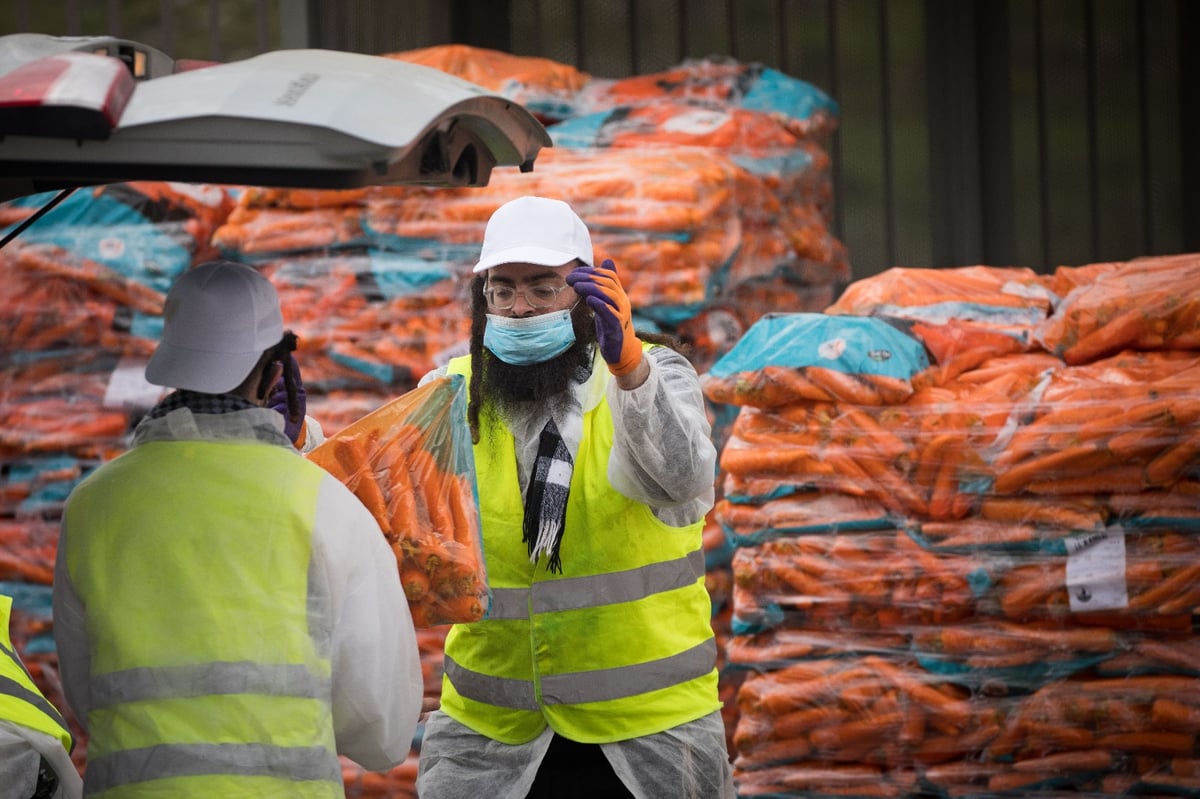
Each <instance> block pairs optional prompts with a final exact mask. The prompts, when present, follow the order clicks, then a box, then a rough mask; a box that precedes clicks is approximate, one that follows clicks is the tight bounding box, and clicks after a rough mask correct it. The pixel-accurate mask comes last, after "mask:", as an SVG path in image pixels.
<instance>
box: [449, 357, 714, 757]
mask: <svg viewBox="0 0 1200 799" xmlns="http://www.w3.org/2000/svg"><path fill="white" fill-rule="evenodd" d="M597 368H599V369H604V365H603V364H602V363H599V364H598V366H597ZM449 371H450V372H451V373H457V374H463V375H469V372H470V358H469V357H465V356H464V357H461V358H456V359H454V360H452V361H451V362H450V364H449ZM605 374H606V375H607V371H605ZM612 441H613V421H612V415H611V412H610V410H609V407H608V403H607V402H606V401H602V402H601V403H600V404H599V405H598V406H597V407H596V408H594V409H593V410H591V411H589V412H587V413H586V414H585V415H584V419H583V439H582V442H581V444H580V448H579V453H578V454H577V456H576V458H575V463H574V471H573V475H572V478H571V484H570V494H569V497H568V500H567V515H566V526H565V529H564V533H563V539H562V548H561V554H562V566H563V571H562V573H561V574H553V573H550V572H549V571H548V570H547V568H546V562H545V558H542V559H541V560H540V562H539V563H537V564H533V563H530V560H529V554H528V550H527V547H526V545H525V543H524V542H523V541H522V535H521V531H522V521H523V518H524V504H523V502H522V498H521V491H520V483H519V481H518V476H517V457H516V451H515V445H514V442H513V437H512V434H511V433H509V432H508V431H507V430H506V429H505V428H504V426H503V423H502V422H501V421H500V420H498V419H497V418H496V417H495V415H494V414H490V413H488V412H487V411H486V410H485V412H484V413H483V414H481V430H480V436H479V444H477V445H475V448H474V449H475V467H476V471H477V475H478V484H479V495H480V512H481V516H482V523H483V550H484V556H485V561H486V566H487V572H488V583H489V585H490V587H491V589H492V594H493V596H492V604H491V607H490V609H489V612H488V617H487V618H486V619H485V620H483V621H480V622H475V623H472V624H457V625H455V626H454V627H453V628H451V630H450V632H449V634H448V635H447V638H446V643H445V676H444V678H443V682H442V695H441V707H442V710H443V711H445V712H446V713H447V714H448V715H450V716H451V717H452V718H454V719H456V720H458V721H459V722H461V723H462V724H465V725H466V726H468V727H470V728H472V729H474V730H476V731H477V732H480V733H482V734H484V735H487V736H488V737H490V738H493V739H495V740H498V741H502V742H504V743H509V744H518V743H524V742H526V741H529V740H531V739H533V738H535V737H536V736H537V735H538V734H539V733H540V732H541V731H542V730H544V729H545V727H546V725H547V724H549V725H550V726H551V727H553V728H554V730H555V731H556V732H558V733H560V734H562V735H563V736H565V737H567V738H570V739H572V740H575V741H580V742H584V743H607V742H612V741H619V740H626V739H629V738H636V737H641V736H644V735H650V734H653V733H657V732H661V731H663V730H667V729H670V728H672V727H675V726H677V725H679V724H683V723H686V722H689V721H693V720H695V719H698V718H700V717H702V716H705V715H708V714H709V713H712V712H713V711H714V710H717V709H718V708H719V707H720V701H719V700H718V697H717V670H716V657H717V646H716V640H715V637H714V635H713V630H712V625H711V621H710V617H711V612H712V607H711V601H710V599H709V595H708V591H707V590H706V589H705V586H704V552H703V546H702V541H701V530H702V528H703V521H701V522H697V523H696V524H692V525H688V526H687V527H682V528H678V527H670V526H668V525H666V524H664V523H663V522H661V521H659V520H658V519H657V518H656V517H655V516H654V514H653V513H652V512H651V510H650V508H649V507H647V506H646V505H644V504H642V503H639V502H634V501H632V500H629V499H627V498H626V497H624V496H622V495H621V494H619V493H618V492H617V491H615V490H614V489H613V488H612V487H611V486H610V485H609V482H608V479H607V472H608V457H609V451H610V449H611V448H612Z"/></svg>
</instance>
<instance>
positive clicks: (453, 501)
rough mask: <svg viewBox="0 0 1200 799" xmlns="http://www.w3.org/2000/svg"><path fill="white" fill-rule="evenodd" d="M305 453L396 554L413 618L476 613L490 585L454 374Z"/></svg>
mask: <svg viewBox="0 0 1200 799" xmlns="http://www.w3.org/2000/svg"><path fill="white" fill-rule="evenodd" d="M308 457H309V459H310V460H312V461H313V462H314V463H316V464H318V465H320V466H321V467H323V468H324V469H326V470H327V471H329V472H330V473H331V474H333V475H334V476H335V477H337V478H338V479H339V480H341V481H342V482H343V483H344V484H345V485H346V486H347V487H348V488H349V489H350V490H351V491H353V492H354V494H355V495H356V496H357V497H358V498H359V499H360V500H362V502H363V504H364V505H365V506H366V507H367V509H368V510H370V511H371V513H372V515H374V516H375V519H376V521H378V522H379V526H380V529H381V530H382V531H383V535H384V537H385V538H386V539H387V541H388V543H389V544H390V545H391V547H392V551H393V552H395V554H396V560H397V563H398V565H399V569H400V581H401V583H402V584H403V586H404V592H405V595H406V596H407V597H408V603H409V608H410V610H411V611H412V615H413V622H414V624H416V625H417V626H418V627H433V626H437V625H442V624H453V623H456V622H471V621H478V620H480V619H482V618H483V617H484V615H485V614H486V613H487V609H488V606H489V603H490V601H491V589H490V588H488V584H487V569H486V565H485V563H484V559H483V539H482V531H481V528H480V521H479V500H478V493H477V491H478V489H477V487H476V483H475V458H474V453H473V451H472V449H471V435H470V431H469V429H468V428H467V422H466V388H465V383H464V381H463V379H462V377H461V376H458V375H451V376H447V377H442V378H438V379H435V380H431V381H430V382H429V383H427V384H425V385H424V386H421V387H420V388H416V389H413V390H412V391H410V392H408V393H407V394H404V395H401V396H400V397H397V398H396V399H394V400H392V401H390V402H388V403H387V404H385V405H384V406H382V407H381V408H379V409H377V410H375V411H373V412H371V413H369V414H367V415H366V416H364V417H363V418H362V419H359V420H358V421H357V422H354V423H353V424H351V425H349V426H348V427H346V428H343V429H342V430H341V431H339V432H338V433H336V434H334V435H333V436H330V437H329V438H328V439H327V440H326V441H325V443H323V444H321V445H320V446H318V447H317V448H316V449H314V450H313V451H312V452H310V453H309V454H308ZM381 610H385V609H381Z"/></svg>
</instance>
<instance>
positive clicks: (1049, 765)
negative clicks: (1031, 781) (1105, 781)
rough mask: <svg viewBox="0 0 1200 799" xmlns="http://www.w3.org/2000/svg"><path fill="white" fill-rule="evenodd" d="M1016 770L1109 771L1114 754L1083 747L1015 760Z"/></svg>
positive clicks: (1053, 771)
mask: <svg viewBox="0 0 1200 799" xmlns="http://www.w3.org/2000/svg"><path fill="white" fill-rule="evenodd" d="M1012 768H1013V770H1014V771H1018V772H1022V773H1026V774H1028V773H1034V774H1055V773H1057V774H1061V773H1063V772H1071V771H1107V770H1108V769H1111V768H1113V754H1112V752H1110V751H1108V750H1106V749H1081V750H1079V751H1075V752H1058V753H1056V754H1052V755H1045V756H1043V757H1030V758H1023V759H1020V760H1017V761H1015V762H1013V764H1012Z"/></svg>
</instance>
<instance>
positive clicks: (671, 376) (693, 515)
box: [418, 347, 734, 799]
mask: <svg viewBox="0 0 1200 799" xmlns="http://www.w3.org/2000/svg"><path fill="white" fill-rule="evenodd" d="M594 357H595V358H596V359H599V357H600V356H599V353H598V352H597V353H596V354H595V356H594ZM646 359H647V361H648V363H649V365H650V374H649V377H647V379H646V382H645V383H643V384H642V385H640V386H638V387H637V388H635V389H633V390H631V391H625V390H622V389H621V388H619V387H618V386H617V383H616V381H615V380H609V381H607V383H608V389H607V399H608V403H609V407H610V409H611V411H612V417H613V427H614V441H613V448H612V452H611V454H610V457H609V462H608V479H609V482H610V483H611V484H612V486H613V487H614V488H615V489H616V490H617V491H619V492H621V493H622V494H624V495H625V496H627V497H629V498H630V499H633V500H636V501H638V502H644V503H645V504H646V505H648V506H649V507H650V508H651V509H652V510H653V512H654V515H655V516H657V517H658V518H659V519H661V520H662V521H663V522H665V523H666V524H669V525H672V526H674V527H682V526H685V525H688V524H692V523H695V522H697V521H699V520H701V519H703V518H704V516H705V514H707V513H708V511H709V509H711V508H712V506H713V502H714V495H715V491H714V481H715V479H716V471H715V470H716V461H717V451H716V447H715V446H714V445H713V443H712V430H711V425H710V423H709V421H708V415H707V413H706V409H705V405H704V397H703V394H702V393H701V391H700V388H699V384H698V382H697V380H696V372H695V368H694V367H693V366H692V365H691V364H690V363H689V362H688V361H687V359H686V358H684V357H683V356H682V355H680V354H679V353H677V352H675V351H674V350H672V349H670V348H668V347H654V348H651V349H649V350H647V351H646ZM445 373H446V370H445V368H439V369H436V370H434V371H433V372H430V373H429V374H427V375H426V376H425V377H424V378H422V380H421V383H422V384H424V383H426V382H428V381H429V380H432V379H434V378H437V377H441V376H442V375H444V374H445ZM604 373H606V372H602V371H601V370H597V369H593V372H592V374H593V376H594V377H593V379H591V380H589V381H588V382H587V383H583V384H579V385H577V386H576V388H575V391H574V394H573V397H572V401H571V402H569V403H563V404H559V403H554V402H547V403H541V404H537V405H536V406H535V407H532V408H530V413H528V414H527V415H524V416H521V417H514V416H513V415H511V414H508V415H506V416H505V417H504V421H505V423H506V424H507V425H508V427H509V429H510V430H511V431H512V433H513V436H514V439H515V444H516V451H517V460H518V473H519V476H520V481H521V492H522V494H524V492H525V490H526V489H527V488H528V486H529V477H530V474H531V472H532V469H533V464H534V461H535V460H536V458H537V450H538V442H539V438H540V436H541V432H542V429H543V428H544V427H545V426H546V422H547V420H549V419H550V418H551V417H552V416H553V418H554V422H555V425H556V426H557V427H558V430H559V432H560V433H561V435H562V437H563V441H564V442H565V443H566V445H567V448H568V449H569V450H570V452H571V457H572V458H574V457H575V456H576V454H577V453H578V451H579V442H580V437H581V436H582V433H583V414H584V413H585V411H587V410H590V409H592V408H594V407H596V405H597V404H599V402H600V400H601V399H602V398H603V392H604V391H605V389H604V388H603V385H602V384H603V382H604V381H598V380H596V379H595V376H599V375H601V374H604ZM434 730H436V731H437V734H438V736H439V743H440V747H441V748H440V749H439V755H441V756H442V761H441V762H442V764H443V766H444V764H445V763H446V762H447V761H454V762H455V763H456V764H457V763H461V765H462V771H461V780H459V781H458V784H456V785H454V786H446V785H444V784H442V785H441V786H440V787H442V788H446V789H447V790H446V792H445V793H441V792H439V793H438V799H441V797H443V796H445V797H450V796H453V797H462V799H469V797H479V796H488V797H496V799H524V797H525V795H526V794H527V793H528V792H529V788H530V786H531V785H532V784H533V780H534V777H535V776H536V774H537V770H538V766H539V765H540V764H541V761H542V758H543V756H544V755H545V754H546V750H547V749H548V748H549V746H550V739H551V738H552V737H553V735H554V730H553V729H551V728H549V727H547V728H546V729H545V730H544V731H543V732H542V734H541V735H540V736H538V737H537V738H535V739H534V740H532V741H530V742H529V743H526V744H521V745H518V746H510V745H507V744H502V743H499V742H496V741H492V740H490V739H488V738H487V737H485V736H482V735H479V734H478V733H476V732H474V731H473V730H471V729H469V728H467V727H465V726H464V725H462V724H459V723H458V722H456V721H454V720H453V719H451V718H449V717H448V716H446V715H445V714H444V713H441V712H440V711H435V712H433V713H432V714H430V717H429V719H428V720H427V721H426V737H427V738H428V737H429V735H430V733H431V732H432V731H434ZM601 748H602V749H603V750H604V754H605V756H606V757H607V758H608V761H609V763H610V764H611V765H612V767H613V770H614V771H615V772H616V774H617V776H618V777H619V778H620V779H621V781H622V782H623V783H624V784H625V786H626V787H627V788H629V790H630V791H631V792H632V793H633V795H634V796H636V797H638V799H662V797H665V796H672V797H681V799H684V798H686V799H733V795H734V794H733V786H732V781H731V778H730V765H729V761H728V754H727V752H726V749H725V733H724V722H723V720H722V718H721V715H720V712H714V713H712V714H710V715H708V716H705V717H703V718H700V719H697V720H696V721H693V722H690V723H688V724H683V725H680V726H679V727H676V728H674V729H670V730H666V731H664V732H661V733H658V734H657V735H650V736H646V737H644V738H632V739H629V740H625V741H618V742H616V743H610V744H601ZM680 763H687V764H690V767H691V769H692V771H691V773H688V774H685V775H683V777H682V780H683V782H684V783H685V784H684V786H681V785H680V784H679V779H680V776H679V775H678V773H677V772H676V770H675V769H673V768H669V769H664V768H663V764H680ZM659 780H661V781H659ZM420 787H421V783H420V782H418V788H420Z"/></svg>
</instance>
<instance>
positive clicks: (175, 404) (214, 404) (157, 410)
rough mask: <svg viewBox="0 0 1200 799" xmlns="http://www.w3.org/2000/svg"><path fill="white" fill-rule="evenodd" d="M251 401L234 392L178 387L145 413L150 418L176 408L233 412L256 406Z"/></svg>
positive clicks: (193, 411) (192, 410)
mask: <svg viewBox="0 0 1200 799" xmlns="http://www.w3.org/2000/svg"><path fill="white" fill-rule="evenodd" d="M257 407H258V406H257V405H255V404H254V403H253V402H250V401H249V400H247V399H246V398H244V397H239V396H238V395H236V394H201V393H200V392H198V391H188V390H187V389H182V388H181V389H178V390H176V391H172V392H171V393H170V394H168V395H167V396H165V397H163V399H162V400H161V401H160V402H159V403H158V404H157V405H155V406H154V407H153V408H151V409H150V411H149V412H148V413H147V414H146V416H147V417H149V418H151V419H157V418H159V417H160V416H166V415H167V414H168V413H170V412H171V411H173V410H175V409H176V408H187V409H188V410H189V411H191V412H192V413H209V414H212V413H234V412H236V411H244V410H248V409H250V408H257Z"/></svg>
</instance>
